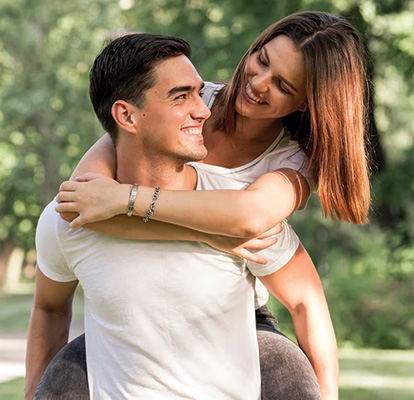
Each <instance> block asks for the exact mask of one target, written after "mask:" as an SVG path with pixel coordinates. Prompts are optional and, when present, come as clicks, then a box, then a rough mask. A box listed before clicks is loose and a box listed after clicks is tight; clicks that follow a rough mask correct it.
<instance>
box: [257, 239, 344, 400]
mask: <svg viewBox="0 0 414 400" xmlns="http://www.w3.org/2000/svg"><path fill="white" fill-rule="evenodd" d="M260 280H261V281H262V283H263V284H264V285H265V286H266V287H267V289H268V290H269V291H270V292H271V293H272V294H273V295H274V296H275V297H276V298H277V299H278V300H279V301H280V302H281V303H282V304H283V305H284V306H285V307H286V308H287V309H288V310H289V312H290V314H291V315H292V319H293V323H294V326H295V333H296V338H297V340H298V343H299V346H300V347H301V348H302V350H303V351H304V352H305V354H306V355H307V357H308V358H309V361H310V362H311V364H312V366H313V369H314V370H315V373H316V377H317V379H318V383H319V387H320V390H321V395H322V399H323V400H337V399H338V375H339V366H338V353H337V345H336V338H335V332H334V329H333V325H332V321H331V317H330V314H329V309H328V305H327V303H326V299H325V295H324V291H323V287H322V283H321V281H320V279H319V276H318V273H317V272H316V269H315V267H314V265H313V262H312V260H311V259H310V257H309V255H308V253H307V252H306V250H305V249H304V248H303V246H302V245H300V246H299V248H298V250H297V251H296V253H295V255H294V256H293V257H292V259H291V260H290V261H289V262H288V263H287V264H286V265H285V266H284V267H283V268H281V269H280V270H278V271H276V272H274V273H273V274H271V275H268V276H264V277H260Z"/></svg>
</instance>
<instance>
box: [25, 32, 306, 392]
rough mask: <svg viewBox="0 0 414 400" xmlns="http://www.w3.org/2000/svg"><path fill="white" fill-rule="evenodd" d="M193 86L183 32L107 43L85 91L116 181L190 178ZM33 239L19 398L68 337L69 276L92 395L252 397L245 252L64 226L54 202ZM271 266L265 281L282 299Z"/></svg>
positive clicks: (196, 109)
mask: <svg viewBox="0 0 414 400" xmlns="http://www.w3.org/2000/svg"><path fill="white" fill-rule="evenodd" d="M202 87H203V83H202V81H201V78H200V77H199V76H198V74H197V72H196V70H195V69H194V67H193V65H192V64H191V62H190V61H189V48H188V45H187V44H186V43H185V42H184V41H182V40H180V39H176V38H170V37H162V36H152V35H145V34H134V35H128V36H124V37H122V38H118V39H116V40H114V41H113V42H112V43H110V44H109V45H108V46H107V47H106V48H105V49H104V51H103V52H102V53H101V55H100V56H98V58H97V60H96V61H95V64H94V67H93V69H92V71H91V99H92V102H93V104H94V108H95V111H96V113H97V115H98V117H99V119H100V121H101V123H102V125H103V127H104V128H105V129H106V130H107V131H108V132H110V133H111V134H112V138H113V141H114V143H116V149H117V162H118V170H117V180H118V181H119V182H122V183H127V182H139V183H140V184H142V185H144V186H160V187H161V188H172V189H177V190H180V189H195V188H196V185H197V172H196V171H195V169H193V168H192V167H190V166H188V165H185V163H187V162H189V161H196V160H201V159H203V158H204V157H205V156H206V149H205V147H204V143H203V138H202V135H201V131H202V126H203V123H204V121H205V119H206V118H208V116H209V114H210V112H209V110H208V108H207V107H206V106H205V105H204V103H203V101H202V100H201V98H200V96H199V94H200V92H201V89H202ZM199 179H202V175H199ZM291 235H292V236H291V237H290V238H288V239H287V242H291V244H292V245H293V247H294V248H296V247H297V238H296V239H295V237H294V236H293V235H294V234H293V233H292V234H291ZM295 245H296V246H295ZM37 246H38V263H39V268H38V269H37V277H36V279H37V281H36V286H37V289H36V295H35V305H34V309H33V313H32V318H31V323H30V328H29V338H28V351H27V378H26V398H27V399H29V398H32V396H33V394H34V391H35V388H36V386H37V383H38V381H39V379H40V376H41V374H42V372H43V371H44V369H45V368H46V366H47V364H48V363H49V361H50V359H51V358H52V357H53V356H54V354H56V352H57V351H58V350H59V349H60V348H61V347H62V346H63V345H64V344H65V343H66V341H67V332H68V327H69V324H70V309H71V301H72V296H73V292H74V290H75V288H76V286H77V284H78V281H79V282H80V283H81V284H82V286H83V289H84V294H85V333H86V349H87V352H86V355H87V364H88V379H89V390H90V395H91V398H92V399H93V398H97V399H123V398H125V399H129V398H131V399H134V398H147V399H152V398H154V399H163V398H168V399H183V398H191V399H249V400H250V399H258V398H260V376H259V365H258V349H257V339H256V331H255V323H254V308H253V304H254V287H253V286H254V277H253V276H252V275H251V274H250V273H249V271H248V270H246V268H245V265H244V262H243V261H242V260H240V259H236V258H235V257H232V256H229V255H226V254H224V253H221V252H218V251H215V250H214V249H211V248H209V247H208V246H204V245H203V244H200V243H189V242H172V241H170V242H133V241H127V240H122V239H114V238H111V237H106V236H104V235H100V234H97V233H94V232H91V231H87V230H84V229H77V230H71V229H70V227H69V225H68V224H67V223H66V222H64V221H62V220H60V218H59V217H58V214H56V213H55V211H54V203H51V204H50V205H49V206H48V207H47V208H46V210H45V211H44V213H43V214H42V217H41V219H40V221H39V226H38V232H37ZM300 253H303V250H302V251H300V250H299V256H300ZM292 254H293V253H292ZM268 267H269V266H268ZM272 275H274V274H270V275H269V276H268V277H265V278H263V281H264V282H265V283H266V284H267V285H268V287H269V288H270V289H271V290H272V291H273V293H276V294H277V293H278V292H279V293H278V294H279V295H280V297H281V299H282V301H283V300H286V299H287V297H288V296H286V293H284V290H283V289H281V286H282V283H283V280H281V283H278V282H276V279H275V277H274V276H272ZM305 278H306V277H305ZM310 278H311V279H314V277H312V276H311V277H310ZM305 280H306V279H305Z"/></svg>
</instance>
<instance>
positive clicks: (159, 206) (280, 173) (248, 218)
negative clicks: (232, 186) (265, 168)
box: [134, 169, 310, 237]
mask: <svg viewBox="0 0 414 400" xmlns="http://www.w3.org/2000/svg"><path fill="white" fill-rule="evenodd" d="M153 192H154V189H153V188H146V187H139V188H138V194H137V199H136V201H135V207H134V210H135V212H136V213H137V214H138V215H139V216H145V215H146V213H147V210H148V206H149V204H150V202H151V198H152V195H153ZM309 195H310V189H309V185H308V183H307V181H306V179H305V178H304V177H303V176H302V175H301V174H300V173H298V172H297V171H295V170H293V169H280V170H277V171H273V172H269V173H267V174H264V175H262V176H261V177H259V178H258V179H257V180H256V181H254V182H253V183H252V184H251V185H250V186H249V187H248V188H247V189H246V190H198V191H165V190H164V191H163V190H161V192H160V195H159V197H158V200H157V203H156V205H155V212H154V215H153V218H154V219H156V220H157V221H162V222H168V223H170V224H175V225H181V226H185V227H187V228H191V229H196V230H199V231H202V232H206V233H212V234H220V235H229V236H236V237H237V236H239V237H257V236H258V235H260V234H262V233H263V232H265V231H267V230H269V229H271V228H272V227H273V226H275V225H277V224H278V223H280V222H282V221H283V220H284V219H285V218H287V217H289V215H291V214H292V213H293V212H294V211H295V210H297V209H298V208H299V207H300V206H301V205H302V204H304V203H306V201H307V199H308V198H309Z"/></svg>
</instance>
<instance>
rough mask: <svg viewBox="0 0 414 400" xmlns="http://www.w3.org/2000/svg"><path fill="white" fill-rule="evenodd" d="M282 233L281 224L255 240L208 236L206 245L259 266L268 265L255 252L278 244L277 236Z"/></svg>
mask: <svg viewBox="0 0 414 400" xmlns="http://www.w3.org/2000/svg"><path fill="white" fill-rule="evenodd" d="M281 231H282V226H281V225H280V224H278V225H276V226H275V227H274V228H272V229H269V230H268V231H267V232H265V233H263V234H262V235H260V236H258V237H257V238H253V239H246V238H236V237H231V236H222V235H211V234H206V239H205V240H203V241H204V243H206V244H208V245H210V246H211V247H214V248H215V249H217V250H220V251H224V252H225V253H229V254H233V255H235V256H238V257H240V258H244V259H245V260H247V261H252V262H255V263H258V264H263V265H264V264H267V260H266V259H265V258H263V257H261V256H259V255H257V254H256V253H255V252H257V251H260V250H264V249H267V248H268V247H270V246H273V245H274V244H275V243H276V242H277V237H276V236H275V235H277V234H278V233H280V232H281Z"/></svg>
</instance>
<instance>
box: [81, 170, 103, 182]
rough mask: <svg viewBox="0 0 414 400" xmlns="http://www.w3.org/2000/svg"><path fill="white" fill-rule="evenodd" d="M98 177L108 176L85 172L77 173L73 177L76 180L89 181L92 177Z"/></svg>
mask: <svg viewBox="0 0 414 400" xmlns="http://www.w3.org/2000/svg"><path fill="white" fill-rule="evenodd" d="M98 178H108V179H111V178H109V177H108V176H106V175H104V174H97V173H96V172H87V173H86V174H83V175H79V176H77V177H76V178H75V181H76V182H89V181H92V180H94V179H98Z"/></svg>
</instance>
